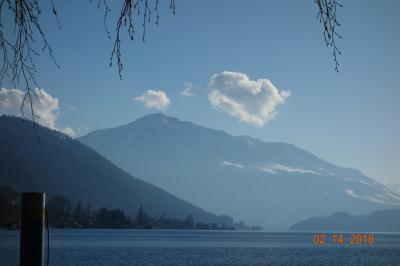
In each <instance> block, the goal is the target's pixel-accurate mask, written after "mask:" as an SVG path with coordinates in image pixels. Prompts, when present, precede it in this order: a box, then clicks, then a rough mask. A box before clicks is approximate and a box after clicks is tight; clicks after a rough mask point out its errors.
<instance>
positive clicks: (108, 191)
mask: <svg viewBox="0 0 400 266" xmlns="http://www.w3.org/2000/svg"><path fill="white" fill-rule="evenodd" d="M37 134H38V136H39V137H40V141H41V144H39V142H38V139H37V136H36V135H35V131H34V130H33V125H32V123H31V122H29V121H27V120H22V119H20V118H15V117H7V116H0V185H3V186H10V187H11V188H13V189H15V190H17V191H19V192H23V191H43V192H46V193H47V194H49V196H52V195H65V196H67V197H69V198H71V199H72V200H75V201H77V200H82V202H83V203H84V204H86V203H90V204H91V205H92V208H96V207H103V206H104V207H107V208H120V209H122V210H124V211H126V212H127V213H128V214H130V215H134V214H135V212H136V211H137V210H138V209H139V206H140V205H141V204H143V207H144V209H145V211H146V212H147V213H148V214H149V215H150V216H153V217H159V216H160V215H162V214H164V213H165V215H166V216H169V217H177V218H184V217H185V216H186V215H187V214H189V213H190V214H192V215H193V217H194V219H195V220H196V221H201V222H208V223H209V222H218V223H220V224H222V223H225V224H226V225H230V224H232V218H231V217H228V216H223V215H221V216H217V215H215V214H213V213H210V212H206V211H204V210H203V209H200V208H198V207H196V206H194V205H192V204H190V203H188V202H186V201H183V200H181V199H179V198H177V197H175V196H173V195H171V194H169V193H167V192H166V191H164V190H163V189H160V188H158V187H156V186H154V185H152V184H150V183H148V182H144V181H142V180H140V179H137V178H135V177H133V176H132V175H130V174H128V173H126V172H124V171H123V170H121V169H120V168H118V167H116V166H115V165H114V164H112V163H111V162H110V161H109V160H107V159H105V158H104V157H102V156H101V155H99V154H98V153H97V152H96V151H94V150H93V149H91V148H89V147H87V146H86V145H83V144H82V143H80V142H78V141H76V140H73V139H71V138H69V137H67V136H66V135H64V134H62V133H59V132H57V131H53V130H50V129H47V128H44V127H41V126H37Z"/></svg>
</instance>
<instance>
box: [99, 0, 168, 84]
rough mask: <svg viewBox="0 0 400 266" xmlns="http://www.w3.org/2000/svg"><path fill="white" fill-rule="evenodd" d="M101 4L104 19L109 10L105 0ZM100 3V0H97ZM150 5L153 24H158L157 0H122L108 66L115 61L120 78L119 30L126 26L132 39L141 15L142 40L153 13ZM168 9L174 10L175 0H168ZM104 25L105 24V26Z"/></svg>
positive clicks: (121, 66)
mask: <svg viewBox="0 0 400 266" xmlns="http://www.w3.org/2000/svg"><path fill="white" fill-rule="evenodd" d="M102 3H103V6H104V7H105V10H106V12H105V15H104V21H105V20H106V18H107V14H108V12H109V11H110V9H109V6H108V4H107V0H103V2H102ZM99 4H100V0H99ZM150 6H153V8H152V9H153V11H154V12H155V24H156V25H157V26H158V24H159V20H160V16H159V12H158V7H159V0H154V1H151V0H124V2H123V4H122V7H121V10H120V13H119V16H118V20H117V24H116V27H115V38H114V46H113V49H112V51H111V55H110V64H109V65H110V67H111V66H112V65H113V62H114V60H116V61H117V66H118V75H119V77H120V78H122V70H123V64H122V53H121V31H122V30H123V28H127V33H128V36H129V38H130V39H131V40H132V41H133V40H134V39H135V33H136V30H135V21H136V20H135V19H136V18H138V17H140V16H141V15H142V16H143V22H142V28H143V33H142V41H143V42H144V41H145V39H146V26H147V24H148V23H150V22H151V17H152V15H153V13H152V10H151V8H150ZM169 9H170V10H171V12H172V13H173V14H175V12H176V4H175V0H170V6H169ZM105 25H106V23H105ZM105 27H106V26H105ZM106 32H107V34H108V36H110V35H109V31H108V30H107V27H106Z"/></svg>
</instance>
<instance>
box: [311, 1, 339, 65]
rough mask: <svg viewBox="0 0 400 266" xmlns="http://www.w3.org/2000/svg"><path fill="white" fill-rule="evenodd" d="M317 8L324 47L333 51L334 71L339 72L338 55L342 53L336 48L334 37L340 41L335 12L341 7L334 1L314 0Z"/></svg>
mask: <svg viewBox="0 0 400 266" xmlns="http://www.w3.org/2000/svg"><path fill="white" fill-rule="evenodd" d="M314 1H315V4H316V5H317V6H318V15H317V18H318V19H319V22H320V23H321V24H322V26H323V34H324V41H325V44H326V46H331V47H332V49H333V53H332V56H333V60H334V62H335V71H336V72H339V62H338V55H340V54H342V52H341V51H340V50H339V49H338V48H337V46H336V39H335V38H336V37H337V38H339V39H341V38H342V36H341V35H340V34H338V33H337V31H336V30H337V28H336V27H340V23H339V22H338V21H337V17H336V11H337V8H338V7H343V6H342V5H341V4H339V3H338V2H337V1H336V0H314Z"/></svg>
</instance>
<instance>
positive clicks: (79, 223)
mask: <svg viewBox="0 0 400 266" xmlns="http://www.w3.org/2000/svg"><path fill="white" fill-rule="evenodd" d="M19 198H20V194H19V193H18V192H16V191H14V190H12V189H10V188H8V187H2V186H0V213H1V215H0V228H7V229H18V228H19V213H20V200H19ZM46 207H47V212H48V221H49V226H50V227H51V228H109V229H189V230H190V229H197V230H235V229H241V230H261V229H262V228H260V227H257V226H253V227H249V226H246V225H244V224H243V222H240V223H235V224H234V226H225V225H224V224H222V225H218V224H217V223H202V222H197V221H195V220H194V218H193V216H192V215H191V214H188V215H187V216H186V217H185V218H184V219H179V218H171V217H166V216H165V215H161V216H160V217H158V218H156V217H150V216H149V215H148V214H147V213H146V211H145V207H144V206H140V208H139V209H138V210H137V212H136V214H135V216H133V217H131V216H129V215H127V214H126V213H125V212H124V211H122V210H121V209H107V208H97V209H92V207H91V205H90V204H86V205H85V206H83V204H82V203H81V202H80V201H78V202H77V203H76V204H72V202H71V200H70V199H69V198H67V197H65V196H59V195H56V196H53V197H50V198H49V199H48V200H47V203H46Z"/></svg>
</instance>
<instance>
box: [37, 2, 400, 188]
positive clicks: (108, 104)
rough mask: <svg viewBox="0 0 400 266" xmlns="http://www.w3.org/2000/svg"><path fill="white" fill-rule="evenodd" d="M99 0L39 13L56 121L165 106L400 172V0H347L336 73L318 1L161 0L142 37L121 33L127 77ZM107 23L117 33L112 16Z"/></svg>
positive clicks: (68, 123)
mask: <svg viewBox="0 0 400 266" xmlns="http://www.w3.org/2000/svg"><path fill="white" fill-rule="evenodd" d="M95 2H96V3H95ZM95 2H89V1H79V4H76V3H77V1H57V2H56V4H57V8H58V12H59V15H60V23H61V30H60V29H58V27H57V24H56V20H55V19H54V17H52V16H50V15H49V14H46V13H44V16H43V18H42V23H43V24H44V29H45V31H46V33H47V35H48V39H49V41H50V44H51V45H52V47H53V49H54V53H55V56H56V58H57V60H58V62H59V64H60V65H61V69H57V68H56V67H55V66H54V64H53V63H52V62H51V60H50V59H49V58H48V57H45V56H43V57H41V58H40V59H39V60H38V66H39V84H40V85H41V87H42V88H43V89H45V90H46V92H47V93H48V94H49V95H51V97H54V98H57V99H58V100H59V102H58V103H57V104H58V105H57V106H56V107H55V108H57V107H58V106H59V110H58V111H59V115H58V117H56V119H57V126H54V127H55V128H59V129H60V130H61V129H65V131H66V132H68V130H71V129H72V130H74V131H76V132H77V133H78V135H82V134H86V133H88V132H89V131H92V130H96V129H101V128H107V127H114V126H117V125H121V124H124V123H128V122H131V121H133V120H135V119H137V118H139V117H141V116H143V115H146V114H148V113H152V112H155V111H158V110H159V109H161V111H162V112H163V113H165V114H166V115H170V116H174V117H177V118H179V119H182V120H189V121H191V122H194V123H197V124H201V125H205V126H208V127H211V128H216V129H222V130H224V131H226V132H228V133H230V134H233V135H242V134H246V135H250V136H253V137H258V138H261V139H263V140H266V141H282V142H289V143H293V144H295V145H297V146H299V147H301V148H304V149H306V150H308V151H310V152H312V153H314V154H315V155H317V156H319V157H321V158H323V159H326V160H328V161H330V162H332V163H335V164H338V165H341V166H348V167H354V168H358V169H360V170H361V171H362V172H363V173H365V174H367V175H368V176H370V177H373V178H375V179H376V180H378V181H381V182H383V183H393V182H396V181H397V182H398V181H400V176H399V174H398V173H399V172H400V141H399V136H400V123H399V121H400V119H399V114H400V87H399V84H400V49H399V47H400V31H399V26H400V16H399V13H398V11H399V10H400V2H399V1H395V0H393V1H361V0H360V1H342V2H343V4H344V7H343V8H340V9H339V11H338V18H339V20H340V22H341V23H342V27H341V28H340V29H339V32H340V33H341V34H342V35H343V37H344V38H343V40H339V41H338V46H339V48H340V49H341V50H342V51H343V54H342V55H341V56H340V57H339V62H340V64H341V65H340V73H339V74H338V73H336V72H335V71H334V70H333V68H334V63H333V60H332V57H331V53H332V50H331V49H330V48H327V47H325V45H324V42H323V38H322V27H321V25H320V24H319V23H318V20H317V9H316V6H315V4H314V1H313V0H303V1H294V0H293V1H281V0H279V1H212V0H209V1H204V0H203V1H187V0H185V1H180V0H177V1H176V4H177V12H176V15H175V16H173V15H171V14H170V12H169V9H168V8H169V1H160V2H161V3H160V16H161V18H160V25H159V26H158V27H156V26H155V25H154V24H153V23H151V24H150V25H148V28H147V38H146V42H145V43H142V42H141V41H140V40H141V30H142V28H141V27H140V25H141V23H142V21H141V20H140V21H138V22H137V33H138V34H137V35H136V38H137V40H136V41H134V42H130V41H128V38H124V39H123V44H122V49H123V50H122V52H123V62H124V71H123V78H122V80H120V79H119V77H118V73H117V70H116V68H115V67H113V68H111V69H110V68H109V67H108V63H109V56H110V51H111V48H112V45H113V43H112V40H109V39H107V36H106V33H105V30H104V27H103V15H104V12H103V10H101V9H100V10H97V1H95ZM116 2H119V1H116ZM44 4H47V3H46V2H45V3H44ZM117 6H118V5H116V6H112V7H111V8H112V12H113V14H114V15H115V13H116V11H117V8H116V7H117ZM44 10H45V11H49V9H46V8H44ZM108 22H109V29H110V31H111V32H113V29H114V27H115V23H114V22H115V17H113V15H111V16H110V17H109V20H108ZM125 35H126V34H124V37H126V36H125ZM224 71H228V72H225V73H223V72H224ZM215 74H218V75H216V76H214V75H215ZM246 76H247V77H246ZM227 80H228V81H229V82H230V83H229V84H230V85H229V84H228V83H226V81H227ZM266 80H269V81H266ZM224 82H225V83H224ZM213 84H214V85H213ZM215 84H217V85H215ZM218 84H219V85H218ZM221 84H225V85H221ZM227 84H228V85H227ZM238 84H239V85H240V86H241V87H240V86H239V85H238ZM213 86H216V87H218V86H220V87H218V88H219V90H218V89H215V88H214V89H213ZM221 86H225V87H224V88H221ZM226 86H227V87H226ZM229 86H231V87H229ZM232 86H233V87H235V86H236V87H235V88H236V89H237V86H239V87H240V88H242V89H245V90H247V91H245V93H242V92H241V91H238V90H236V91H235V90H232V88H233V87H232ZM235 88H233V89H235ZM184 89H186V90H185V92H184V93H183V94H182V91H184ZM224 89H226V90H224ZM229 89H231V90H229ZM149 90H151V91H149ZM251 90H259V92H260V94H257V96H259V97H252V94H251V93H250V91H251ZM213 91H214V92H213ZM246 92H247V93H246ZM189 94H192V96H190V95H189ZM271 95H274V96H273V97H269V96H271ZM253 96H254V95H253ZM53 100H54V99H53ZM241 107H243V108H244V109H243V108H242V109H240V108H241ZM157 108H158V109H157ZM276 112H277V113H276ZM53 122H54V121H53ZM50 123H51V122H50Z"/></svg>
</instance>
